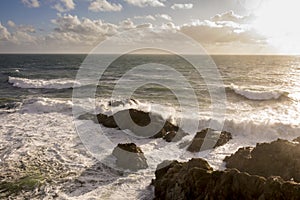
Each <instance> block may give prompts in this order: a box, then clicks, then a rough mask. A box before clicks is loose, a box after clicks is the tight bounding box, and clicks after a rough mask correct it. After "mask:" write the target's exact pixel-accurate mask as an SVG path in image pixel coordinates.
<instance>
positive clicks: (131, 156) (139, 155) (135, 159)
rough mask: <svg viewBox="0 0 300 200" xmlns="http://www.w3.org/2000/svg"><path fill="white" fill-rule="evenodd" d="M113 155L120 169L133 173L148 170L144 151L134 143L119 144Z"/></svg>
mask: <svg viewBox="0 0 300 200" xmlns="http://www.w3.org/2000/svg"><path fill="white" fill-rule="evenodd" d="M112 154H113V156H115V157H116V158H117V161H116V164H117V166H118V167H120V168H123V169H129V170H133V171H137V170H139V169H146V168H148V164H147V160H146V158H145V156H144V153H143V151H142V150H141V148H139V147H138V146H136V145H135V144H134V143H127V144H118V146H117V147H115V149H114V150H113V152H112Z"/></svg>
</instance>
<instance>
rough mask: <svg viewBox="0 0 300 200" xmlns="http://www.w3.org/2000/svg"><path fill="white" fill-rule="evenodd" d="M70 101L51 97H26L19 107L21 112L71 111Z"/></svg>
mask: <svg viewBox="0 0 300 200" xmlns="http://www.w3.org/2000/svg"><path fill="white" fill-rule="evenodd" d="M72 105H73V103H72V101H71V100H63V99H51V98H43V97H39V98H33V99H26V100H24V102H23V105H22V107H21V109H20V112H21V113H51V112H58V113H71V112H72Z"/></svg>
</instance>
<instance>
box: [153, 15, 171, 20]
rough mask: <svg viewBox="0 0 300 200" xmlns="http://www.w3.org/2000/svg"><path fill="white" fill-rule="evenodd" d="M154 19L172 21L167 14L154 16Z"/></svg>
mask: <svg viewBox="0 0 300 200" xmlns="http://www.w3.org/2000/svg"><path fill="white" fill-rule="evenodd" d="M155 17H157V18H161V19H165V20H167V21H172V17H170V16H169V15H167V14H156V15H155Z"/></svg>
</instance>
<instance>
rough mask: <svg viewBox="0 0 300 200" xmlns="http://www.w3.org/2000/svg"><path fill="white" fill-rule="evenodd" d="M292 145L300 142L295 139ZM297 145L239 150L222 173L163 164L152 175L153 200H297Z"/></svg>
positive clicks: (196, 165)
mask: <svg viewBox="0 0 300 200" xmlns="http://www.w3.org/2000/svg"><path fill="white" fill-rule="evenodd" d="M294 141H299V138H298V139H295V140H294ZM299 150H300V144H299V143H298V142H289V141H287V140H281V139H278V140H277V141H273V142H271V143H262V144H257V145H256V147H254V148H252V147H243V148H240V149H239V150H238V151H237V152H236V153H234V154H233V155H231V156H229V157H226V158H225V160H224V161H225V162H226V167H227V169H226V170H224V171H214V170H213V169H212V167H210V165H209V164H208V162H207V161H205V160H203V159H201V158H198V159H191V160H190V161H188V162H185V163H180V162H178V161H164V162H163V163H161V164H160V165H158V167H157V170H156V172H155V177H156V178H155V180H153V182H152V184H153V185H154V187H155V199H156V200H160V199H164V200H168V199H170V200H171V199H172V200H174V199H176V200H185V199H187V200H188V199H199V200H200V199H245V200H248V199H249V200H252V199H253V200H254V199H260V200H265V199H266V200H267V199H268V200H273V199H293V200H296V199H300V183H299V174H300V173H299V172H300V168H299V166H300V165H299V164H300V162H299V158H300V157H299V155H300V151H299Z"/></svg>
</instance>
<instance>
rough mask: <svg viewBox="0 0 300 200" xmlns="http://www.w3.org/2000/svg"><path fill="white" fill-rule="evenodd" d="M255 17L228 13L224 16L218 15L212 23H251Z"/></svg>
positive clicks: (223, 14)
mask: <svg viewBox="0 0 300 200" xmlns="http://www.w3.org/2000/svg"><path fill="white" fill-rule="evenodd" d="M254 19H255V17H254V16H253V15H249V16H240V15H237V14H235V13H234V12H233V11H228V12H225V13H222V14H217V15H215V16H214V17H212V18H211V21H214V22H218V21H231V22H236V23H249V22H251V21H253V20H254Z"/></svg>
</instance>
